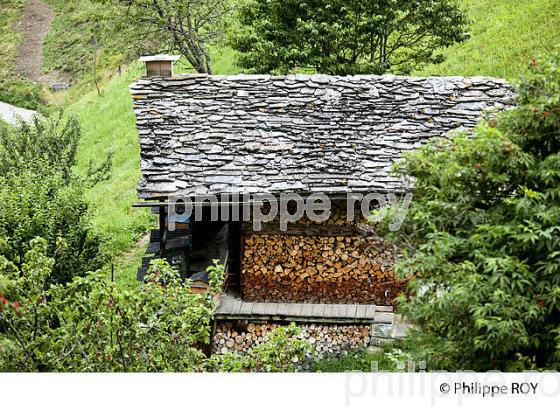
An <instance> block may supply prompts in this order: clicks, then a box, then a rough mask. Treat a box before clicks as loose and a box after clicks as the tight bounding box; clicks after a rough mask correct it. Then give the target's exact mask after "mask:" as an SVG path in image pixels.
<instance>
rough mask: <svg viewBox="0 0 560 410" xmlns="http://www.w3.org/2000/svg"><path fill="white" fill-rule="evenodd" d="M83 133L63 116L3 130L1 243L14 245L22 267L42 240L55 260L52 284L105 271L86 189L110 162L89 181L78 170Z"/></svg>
mask: <svg viewBox="0 0 560 410" xmlns="http://www.w3.org/2000/svg"><path fill="white" fill-rule="evenodd" d="M79 139H80V127H79V124H78V122H77V121H76V120H75V119H72V118H69V119H66V120H64V119H63V117H62V114H60V113H59V114H54V115H53V116H51V117H49V118H46V119H36V120H35V123H34V124H32V125H28V124H24V123H22V124H20V125H19V126H17V127H15V128H11V127H1V128H0V202H1V203H2V212H1V213H0V237H3V238H7V239H8V240H9V246H8V252H7V253H6V255H7V256H8V258H9V259H10V260H11V261H13V262H15V263H16V264H17V265H18V266H21V264H22V263H23V256H24V255H25V253H26V252H27V251H28V250H29V242H30V240H31V239H33V238H34V237H36V236H40V237H43V238H44V239H45V240H47V243H48V247H49V253H50V254H51V255H54V258H55V264H54V266H53V271H52V277H51V278H50V280H51V281H52V282H61V281H67V280H69V279H70V278H71V277H72V276H74V275H82V274H84V273H85V272H87V271H90V270H94V269H97V268H99V267H100V266H101V263H102V255H101V254H100V252H99V244H100V241H101V239H100V238H99V237H96V236H95V235H94V234H92V232H91V229H90V222H89V220H90V214H89V206H88V203H87V202H86V200H85V199H84V191H85V189H86V188H88V187H90V186H91V185H93V184H95V183H96V182H98V181H99V180H100V179H102V178H103V177H104V176H105V175H106V173H107V172H108V169H109V167H110V160H106V161H104V162H103V164H102V166H101V167H100V168H94V167H93V166H90V171H89V172H88V173H87V175H86V176H84V177H82V176H78V175H76V174H75V173H74V171H73V167H74V165H75V163H76V148H77V146H78V142H79Z"/></svg>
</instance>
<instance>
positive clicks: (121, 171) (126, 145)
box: [68, 70, 151, 285]
mask: <svg viewBox="0 0 560 410" xmlns="http://www.w3.org/2000/svg"><path fill="white" fill-rule="evenodd" d="M135 74H136V75H138V74H139V71H137V72H134V70H131V71H127V72H126V73H125V74H123V75H122V76H120V77H117V78H115V79H113V80H112V81H111V82H109V83H108V84H107V86H106V88H105V89H104V92H103V94H102V95H101V96H98V95H97V92H96V91H91V92H90V93H88V94H86V95H84V96H83V97H82V98H81V99H79V100H78V101H77V102H76V103H74V104H73V105H71V106H70V107H69V108H68V112H71V113H74V114H76V115H77V116H78V117H79V119H80V123H81V126H82V140H81V142H80V147H79V152H78V169H79V170H80V171H82V172H85V171H86V170H87V168H88V165H89V163H90V161H93V163H94V164H95V163H100V162H101V161H102V160H103V159H104V158H105V157H106V156H107V155H108V154H112V156H113V167H112V169H111V176H110V178H109V179H108V180H107V181H103V182H101V183H100V184H98V185H97V186H95V187H94V188H93V189H91V190H90V191H89V192H88V199H89V200H90V202H91V203H92V204H93V205H94V207H95V210H94V216H93V229H94V231H95V232H97V233H98V234H100V235H102V236H103V237H104V238H105V240H104V247H103V248H104V249H103V250H104V251H105V253H106V254H108V255H109V256H110V257H112V259H113V261H114V262H115V265H116V272H115V275H116V279H117V280H118V281H119V282H121V283H123V285H128V284H131V283H134V281H133V280H134V270H135V269H134V266H132V262H131V263H129V259H131V258H130V257H129V255H126V257H124V256H123V255H125V254H126V253H127V252H128V251H129V250H130V249H131V248H133V245H134V244H135V243H136V242H137V241H138V240H139V239H140V238H141V236H142V234H143V233H144V232H145V231H146V230H147V229H148V227H149V226H150V224H151V219H150V214H149V212H148V210H146V209H138V208H132V206H131V205H132V203H133V202H134V201H136V200H137V196H136V185H137V183H138V181H139V179H140V147H139V143H138V134H137V133H136V128H135V123H134V113H133V111H132V99H131V98H130V93H129V91H128V85H129V84H130V82H131V81H132V79H133V76H134V75H135ZM133 256H134V255H132V259H134V260H135V261H137V260H138V258H135V257H133Z"/></svg>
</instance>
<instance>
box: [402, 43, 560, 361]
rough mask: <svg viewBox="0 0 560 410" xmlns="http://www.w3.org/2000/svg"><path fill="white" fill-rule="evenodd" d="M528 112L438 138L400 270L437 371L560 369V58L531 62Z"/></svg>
mask: <svg viewBox="0 0 560 410" xmlns="http://www.w3.org/2000/svg"><path fill="white" fill-rule="evenodd" d="M517 92H518V97H517V101H516V103H517V107H516V108H515V109H513V110H510V111H508V112H505V113H503V114H500V115H499V116H498V117H497V119H490V120H488V121H485V122H483V123H482V124H480V125H479V127H478V128H477V129H476V130H475V132H474V135H472V136H467V135H459V136H456V137H455V138H452V139H438V140H432V141H430V143H428V144H427V145H426V146H424V147H423V148H421V149H419V150H418V151H416V152H414V153H412V154H411V155H408V156H407V158H406V160H405V161H404V162H403V163H402V164H400V165H399V166H398V168H397V170H398V172H400V173H401V174H402V175H403V176H412V177H414V178H415V186H414V200H413V201H412V205H411V207H410V208H409V211H408V212H409V213H408V215H407V217H406V219H405V223H404V225H403V226H402V229H401V230H400V231H399V232H397V233H395V234H393V235H392V239H393V240H395V241H396V242H398V243H399V244H401V245H402V244H407V247H406V248H405V249H403V255H402V258H401V260H400V262H399V263H398V265H397V269H398V271H399V272H400V273H402V274H404V275H411V274H414V275H416V278H417V279H416V280H415V281H413V282H412V283H411V286H412V288H413V290H415V291H416V296H415V297H414V298H412V300H410V301H408V302H405V301H404V300H402V301H401V302H403V303H404V302H405V303H404V304H403V305H402V306H401V309H402V311H403V312H404V313H405V314H406V315H407V316H408V318H409V319H410V320H412V321H413V322H414V323H416V324H417V325H418V326H419V330H420V331H419V332H415V333H414V334H413V335H412V337H413V338H414V339H415V343H416V344H417V345H419V346H422V347H423V349H424V354H423V356H424V358H425V359H426V360H427V362H428V365H429V366H430V367H431V368H433V369H448V370H460V369H467V370H478V371H483V370H489V369H501V370H509V371H516V370H522V369H533V368H534V369H550V368H552V369H559V368H560V54H556V55H555V56H554V57H552V58H551V59H549V60H548V61H543V62H537V61H533V62H532V63H531V73H530V75H529V76H528V77H527V78H525V79H523V81H521V83H520V84H519V86H518V89H517Z"/></svg>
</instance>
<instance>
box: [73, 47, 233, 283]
mask: <svg viewBox="0 0 560 410" xmlns="http://www.w3.org/2000/svg"><path fill="white" fill-rule="evenodd" d="M213 61H214V69H215V71H216V73H217V74H232V73H235V72H237V71H238V69H237V68H236V66H235V65H234V63H233V57H232V51H231V50H229V49H227V48H223V49H222V50H220V51H219V52H216V53H214V54H213ZM177 69H178V70H177V71H178V72H189V71H192V69H191V68H190V67H189V66H187V65H184V64H179V65H178V67H177ZM143 71H144V68H143V67H141V66H140V65H139V64H136V65H135V66H134V67H133V68H131V69H128V70H126V71H125V73H124V74H123V75H121V76H116V77H115V78H113V79H112V80H111V81H109V82H108V83H107V84H106V85H105V86H104V87H103V94H102V95H101V96H98V95H97V91H95V90H92V91H90V92H88V93H87V94H85V95H83V96H82V97H81V98H79V99H78V100H77V101H76V102H75V103H74V104H72V105H70V106H69V107H68V112H70V113H74V114H75V115H77V116H78V117H79V119H80V123H81V126H82V140H81V142H80V147H79V152H78V161H79V164H78V169H79V170H80V171H82V172H85V171H86V170H87V168H88V166H89V163H90V161H93V163H94V164H95V163H100V162H101V161H102V160H103V159H104V158H105V157H106V156H107V155H108V154H109V153H112V155H113V167H112V170H111V176H110V178H109V179H108V180H107V181H104V182H102V183H100V184H99V185H97V186H96V187H94V188H93V189H91V190H90V191H89V192H88V199H89V200H90V202H91V203H92V204H93V206H94V207H95V210H94V217H93V229H94V231H95V232H97V233H98V234H100V235H103V236H104V237H105V238H106V239H105V241H104V249H103V250H104V251H105V252H106V254H108V255H109V256H111V257H112V259H113V263H114V266H115V280H116V281H117V282H118V283H119V284H120V285H121V286H123V287H130V286H136V284H137V282H136V268H137V267H138V266H139V264H140V260H141V257H142V255H143V253H144V251H145V248H146V243H145V242H143V241H141V238H142V236H143V235H144V234H145V233H146V231H147V230H148V229H149V228H150V227H151V226H153V225H154V222H155V218H154V217H153V216H152V215H150V212H149V210H147V209H145V208H132V203H133V202H135V201H137V200H138V198H137V195H136V186H137V184H138V181H139V180H140V145H139V141H138V134H137V132H136V125H135V119H134V112H133V111H132V98H131V96H130V92H129V90H128V86H129V85H130V83H131V82H132V81H133V80H134V78H135V77H138V76H140V75H142V73H143Z"/></svg>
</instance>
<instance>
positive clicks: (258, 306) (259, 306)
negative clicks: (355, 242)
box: [251, 302, 266, 316]
mask: <svg viewBox="0 0 560 410" xmlns="http://www.w3.org/2000/svg"><path fill="white" fill-rule="evenodd" d="M265 308H266V303H263V302H254V303H253V311H252V312H251V315H252V316H255V315H264V314H265Z"/></svg>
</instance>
